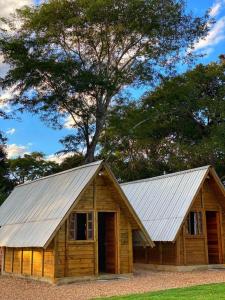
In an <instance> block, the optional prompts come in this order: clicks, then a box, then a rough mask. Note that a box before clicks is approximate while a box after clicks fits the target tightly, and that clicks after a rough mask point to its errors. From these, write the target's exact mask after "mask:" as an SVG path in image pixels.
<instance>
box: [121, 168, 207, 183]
mask: <svg viewBox="0 0 225 300" xmlns="http://www.w3.org/2000/svg"><path fill="white" fill-rule="evenodd" d="M210 167H211V165H207V166H202V167H198V168H194V169H188V170H183V171H179V172H174V173H168V174H165V175H159V176H155V177H149V178H144V179H139V180H134V181H129V182H124V183H121V184H120V185H122V186H123V185H128V184H132V183H138V182H147V181H152V180H157V179H161V178H167V177H172V176H177V175H182V174H186V173H191V172H195V171H198V170H203V169H208V168H210Z"/></svg>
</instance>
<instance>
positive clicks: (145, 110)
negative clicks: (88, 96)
mask: <svg viewBox="0 0 225 300" xmlns="http://www.w3.org/2000/svg"><path fill="white" fill-rule="evenodd" d="M109 120H110V121H109V124H108V129H107V130H106V133H105V136H104V138H103V139H102V147H103V151H102V155H103V156H104V157H108V159H109V161H110V162H113V163H112V166H113V168H114V170H115V172H116V174H118V176H120V177H121V179H123V180H132V179H140V178H144V177H148V176H154V175H159V174H161V172H162V170H164V171H166V172H173V171H179V170H182V169H188V168H193V167H199V166H201V165H208V164H211V165H213V166H214V167H215V168H216V170H217V172H218V173H219V175H220V176H221V177H223V176H224V175H225V164H224V162H225V63H224V61H221V62H220V63H211V64H209V65H206V66H205V65H198V66H196V67H195V68H194V69H193V70H191V71H188V72H186V73H184V74H182V75H179V76H175V77H174V78H172V79H167V80H165V81H164V83H163V84H161V85H160V86H159V87H157V88H156V89H155V90H154V91H152V92H150V93H148V94H147V95H146V96H145V97H144V98H143V99H142V101H141V103H139V104H137V103H132V104H130V103H129V104H128V105H127V104H126V103H125V104H123V106H121V107H119V108H118V107H116V108H114V109H113V111H112V112H111V116H110V119H109Z"/></svg>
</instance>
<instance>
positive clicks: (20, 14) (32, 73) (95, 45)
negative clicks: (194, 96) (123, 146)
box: [0, 0, 209, 162]
mask: <svg viewBox="0 0 225 300" xmlns="http://www.w3.org/2000/svg"><path fill="white" fill-rule="evenodd" d="M5 22H6V23H7V26H8V27H9V28H10V29H9V30H6V31H3V32H2V34H1V37H0V50H1V53H2V55H3V56H4V60H5V62H6V63H8V64H9V65H10V69H9V71H8V73H7V75H6V76H5V77H4V78H3V79H2V81H1V86H2V87H3V88H4V89H6V88H8V87H14V90H15V91H16V92H17V93H16V94H15V95H14V97H13V99H11V100H12V102H13V103H14V104H16V105H19V107H20V109H22V110H23V109H28V110H30V111H32V112H35V113H40V114H41V116H42V118H43V119H44V120H45V121H47V122H49V123H50V124H51V125H52V126H54V127H57V126H62V123H61V121H62V116H63V117H66V116H69V118H70V120H71V123H72V126H73V127H74V134H73V145H74V149H73V151H77V152H79V151H81V150H82V148H84V149H85V150H86V158H85V160H86V162H90V161H93V160H94V155H95V151H96V146H97V144H98V141H99V137H100V135H101V132H102V130H103V128H104V125H105V122H106V118H107V111H108V109H109V107H110V105H111V104H112V102H113V100H114V99H116V97H117V96H118V94H119V93H120V92H121V91H122V90H123V88H124V87H128V86H131V85H141V84H145V83H146V82H152V81H153V80H156V81H157V78H158V77H157V74H159V73H161V72H165V70H168V69H169V67H171V66H172V65H174V64H175V62H177V61H178V60H179V61H180V62H181V61H182V59H183V58H187V55H186V54H187V53H186V50H188V51H189V54H190V48H191V47H192V45H193V43H194V42H196V41H197V40H198V39H199V38H202V37H204V36H205V34H206V33H207V31H208V25H207V24H208V23H209V22H208V16H207V15H206V16H204V17H194V16H193V15H192V14H189V13H187V12H186V7H185V4H184V1H182V0H129V1H127V0H97V1H96V0H88V1H87V0H60V1H59V0H50V1H48V2H43V3H42V4H41V5H40V6H36V7H26V8H24V9H21V10H18V11H17V13H16V14H15V16H14V18H12V19H11V20H10V21H9V20H8V21H7V20H5ZM15 24H16V25H15ZM18 24H19V26H18ZM4 28H6V26H5V25H4ZM190 56H191V55H189V56H188V57H189V58H190Z"/></svg>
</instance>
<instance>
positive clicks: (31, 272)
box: [30, 248, 34, 276]
mask: <svg viewBox="0 0 225 300" xmlns="http://www.w3.org/2000/svg"><path fill="white" fill-rule="evenodd" d="M33 260H34V252H33V248H32V249H31V263H30V275H31V276H32V275H33Z"/></svg>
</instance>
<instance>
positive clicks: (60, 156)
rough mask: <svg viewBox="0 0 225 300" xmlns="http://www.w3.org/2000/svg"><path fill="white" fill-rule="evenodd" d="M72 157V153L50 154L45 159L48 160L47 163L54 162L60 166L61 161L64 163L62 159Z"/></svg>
mask: <svg viewBox="0 0 225 300" xmlns="http://www.w3.org/2000/svg"><path fill="white" fill-rule="evenodd" d="M73 155H74V153H72V152H71V153H66V154H58V155H57V154H51V155H48V156H47V157H46V160H48V161H53V162H56V163H58V164H61V163H62V162H63V161H64V159H65V158H67V157H71V156H73Z"/></svg>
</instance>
